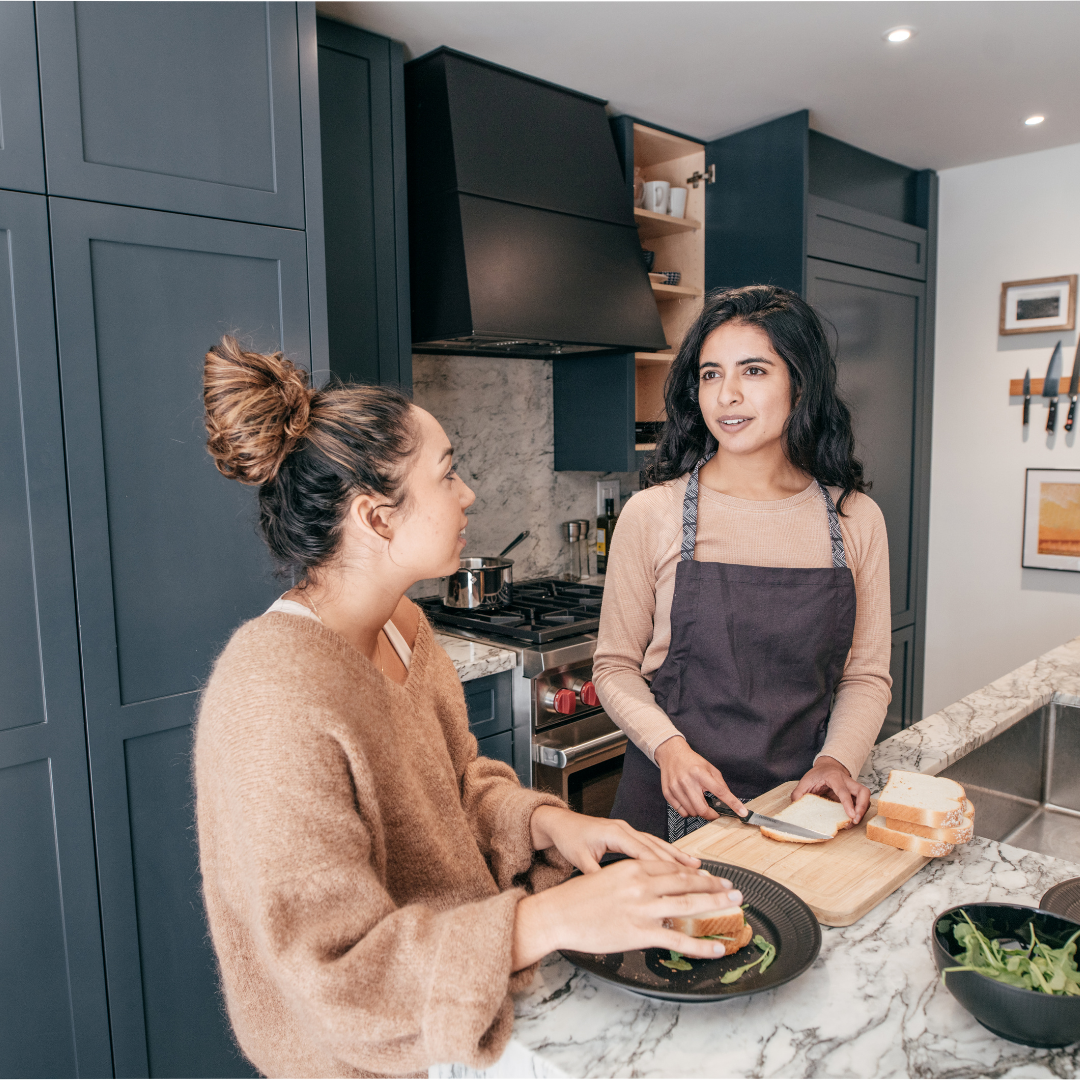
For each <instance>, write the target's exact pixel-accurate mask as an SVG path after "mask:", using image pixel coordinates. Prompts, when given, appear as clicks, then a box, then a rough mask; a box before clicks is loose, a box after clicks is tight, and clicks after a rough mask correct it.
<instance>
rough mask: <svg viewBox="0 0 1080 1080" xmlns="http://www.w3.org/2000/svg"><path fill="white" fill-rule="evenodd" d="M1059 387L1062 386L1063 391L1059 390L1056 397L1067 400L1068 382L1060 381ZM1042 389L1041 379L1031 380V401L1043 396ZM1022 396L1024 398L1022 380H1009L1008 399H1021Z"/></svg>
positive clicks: (1066, 380) (1065, 380)
mask: <svg viewBox="0 0 1080 1080" xmlns="http://www.w3.org/2000/svg"><path fill="white" fill-rule="evenodd" d="M1060 385H1061V386H1063V387H1064V388H1065V389H1064V390H1059V392H1058V397H1059V398H1062V397H1064V398H1067V397H1068V396H1069V380H1068V379H1062V380H1061V383H1060ZM1042 388H1043V380H1042V379H1032V380H1031V398H1032V400H1033V401H1034V399H1035V398H1037V397H1042V396H1043V392H1042ZM1023 396H1024V380H1023V379H1010V380H1009V397H1020V398H1022V397H1023Z"/></svg>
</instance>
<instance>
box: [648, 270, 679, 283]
mask: <svg viewBox="0 0 1080 1080" xmlns="http://www.w3.org/2000/svg"><path fill="white" fill-rule="evenodd" d="M649 280H650V281H654V282H655V283H656V284H657V285H678V284H679V282H680V281H682V273H681V272H680V271H679V270H657V271H654V272H653V273H651V274H650V275H649Z"/></svg>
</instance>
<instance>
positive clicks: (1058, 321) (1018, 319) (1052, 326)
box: [998, 274, 1076, 334]
mask: <svg viewBox="0 0 1080 1080" xmlns="http://www.w3.org/2000/svg"><path fill="white" fill-rule="evenodd" d="M1075 327H1076V275H1075V274H1068V275H1065V276H1063V277H1048V278H1030V279H1029V280H1027V281H1006V282H1004V283H1003V284H1002V286H1001V318H1000V325H999V326H998V333H999V334H1037V333H1039V332H1041V331H1047V330H1072V329H1074V328H1075Z"/></svg>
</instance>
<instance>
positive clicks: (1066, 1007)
mask: <svg viewBox="0 0 1080 1080" xmlns="http://www.w3.org/2000/svg"><path fill="white" fill-rule="evenodd" d="M961 912H966V913H967V916H968V918H970V919H971V921H972V922H973V923H974V924H975V926H976V928H977V929H978V930H981V931H982V933H983V934H985V935H986V937H988V938H990V939H991V940H995V939H996V940H1007V941H1015V942H1018V943H1020V944H1021V945H1028V944H1030V939H1029V937H1028V934H1029V930H1028V927H1029V926H1031V927H1033V928H1034V931H1035V936H1036V937H1037V938H1038V940H1039V941H1041V942H1045V943H1046V944H1048V945H1049V946H1050V947H1051V948H1054V949H1057V948H1060V947H1061V946H1062V945H1064V944H1065V943H1066V942H1067V941H1068V940H1069V938H1070V937H1072V935H1073V934H1075V933H1076V932H1077V931H1078V930H1080V923H1075V922H1073V921H1072V920H1071V919H1063V918H1062V917H1061V916H1060V915H1053V914H1051V913H1050V912H1049V911H1042V910H1041V909H1039V908H1034V907H1026V906H1024V905H1022V904H961V905H960V906H959V907H954V908H950V909H949V910H948V911H945V912H943V913H942V914H941V915H938V916H937V917H936V918H935V919H934V925H933V928H932V929H931V931H930V940H931V943H932V944H931V948H932V949H933V952H934V962H935V963H936V964H937V969H938V971H939V972H940V971H944V970H945V969H946V968H950V967H955V966H956V965H957V964H958V963H959V962H960V961H959V959H958V957H957V955H956V954H957V953H961V952H962V950H961V949H960V946H959V945H958V944H957V942H956V938H955V937H954V936H953V932H952V928H953V926H954V925H955V924H956V923H957V922H960V921H962V920H963V915H962V914H961ZM945 986H946V987H947V988H948V990H949V992H950V993H951V994H952V995H953V997H954V998H956V1000H957V1001H959V1002H960V1004H961V1005H963V1006H964V1008H965V1009H967V1011H968V1012H969V1013H971V1015H972V1016H974V1017H975V1019H976V1020H978V1021H979V1023H980V1024H982V1026H983V1027H984V1028H986V1029H987V1030H988V1031H992V1032H993V1033H994V1034H995V1035H998V1036H1000V1037H1001V1038H1003V1039H1008V1040H1009V1041H1010V1042H1015V1043H1021V1044H1023V1045H1024V1046H1040V1047H1055V1046H1069V1045H1070V1044H1071V1043H1075V1042H1080V997H1072V996H1065V995H1061V994H1044V993H1043V992H1042V991H1039V990H1026V989H1024V988H1023V987H1019V986H1009V985H1008V984H1007V983H1003V982H998V980H997V979H991V978H990V977H989V976H988V975H981V974H980V973H979V972H977V971H952V972H949V973H948V974H946V975H945Z"/></svg>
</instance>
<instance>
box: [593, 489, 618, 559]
mask: <svg viewBox="0 0 1080 1080" xmlns="http://www.w3.org/2000/svg"><path fill="white" fill-rule="evenodd" d="M615 521H616V514H615V500H614V499H605V500H604V512H603V514H601V515H600V517H598V518H597V519H596V572H597V573H598V574H606V573H607V556H608V549H609V548H610V546H611V534H612V533H613V532H614V531H615Z"/></svg>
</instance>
